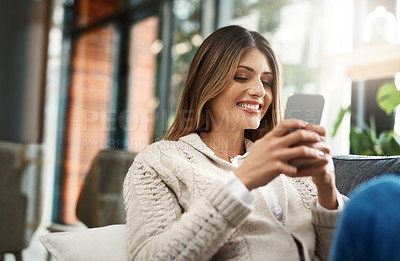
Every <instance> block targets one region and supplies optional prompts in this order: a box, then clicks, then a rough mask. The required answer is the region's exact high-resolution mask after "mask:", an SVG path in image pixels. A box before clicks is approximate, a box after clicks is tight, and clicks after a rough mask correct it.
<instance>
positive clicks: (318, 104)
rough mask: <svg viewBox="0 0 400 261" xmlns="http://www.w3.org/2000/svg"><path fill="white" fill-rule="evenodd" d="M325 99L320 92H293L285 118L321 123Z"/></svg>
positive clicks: (288, 101)
mask: <svg viewBox="0 0 400 261" xmlns="http://www.w3.org/2000/svg"><path fill="white" fill-rule="evenodd" d="M324 102H325V99H324V97H323V96H322V95H320V94H299V93H296V94H293V95H291V96H290V97H289V98H288V100H287V105H286V110H285V119H293V118H295V119H301V120H304V121H306V122H308V123H310V124H320V122H321V117H322V111H323V108H324Z"/></svg>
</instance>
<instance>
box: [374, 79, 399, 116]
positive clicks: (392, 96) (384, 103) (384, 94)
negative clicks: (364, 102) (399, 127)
mask: <svg viewBox="0 0 400 261" xmlns="http://www.w3.org/2000/svg"><path fill="white" fill-rule="evenodd" d="M376 101H377V103H378V105H379V107H380V108H381V109H382V110H384V111H385V112H386V114H387V115H389V114H391V113H392V112H393V111H394V109H396V107H397V105H399V104H400V91H398V90H397V89H396V85H395V84H394V83H393V82H387V83H384V84H383V85H382V86H381V87H380V88H379V90H378V93H377V95H376Z"/></svg>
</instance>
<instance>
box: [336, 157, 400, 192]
mask: <svg viewBox="0 0 400 261" xmlns="http://www.w3.org/2000/svg"><path fill="white" fill-rule="evenodd" d="M333 163H334V165H335V171H336V187H337V188H338V190H339V191H340V193H342V194H344V195H348V194H349V193H350V192H351V191H352V190H353V189H355V188H356V187H357V186H358V185H360V184H361V183H363V182H365V181H367V180H370V179H372V178H374V177H377V176H380V175H383V174H398V175H400V156H387V157H384V156H359V155H337V156H333Z"/></svg>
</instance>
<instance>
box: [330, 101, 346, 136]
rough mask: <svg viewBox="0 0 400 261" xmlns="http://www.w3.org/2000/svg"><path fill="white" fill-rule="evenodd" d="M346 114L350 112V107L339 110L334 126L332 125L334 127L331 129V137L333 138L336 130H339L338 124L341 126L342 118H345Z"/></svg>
mask: <svg viewBox="0 0 400 261" xmlns="http://www.w3.org/2000/svg"><path fill="white" fill-rule="evenodd" d="M348 112H350V106H349V107H347V108H341V109H340V112H339V115H338V117H337V119H336V122H335V125H334V127H333V134H332V137H335V135H336V133H337V131H338V129H339V126H340V124H341V123H342V121H343V118H344V116H345V115H346V113H348Z"/></svg>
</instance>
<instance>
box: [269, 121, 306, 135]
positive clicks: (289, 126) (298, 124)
mask: <svg viewBox="0 0 400 261" xmlns="http://www.w3.org/2000/svg"><path fill="white" fill-rule="evenodd" d="M306 126H307V123H306V122H305V121H303V120H299V119H288V120H284V121H281V122H280V123H278V124H277V125H276V126H275V128H274V129H273V130H272V133H273V134H274V135H275V136H278V137H281V136H284V135H286V134H287V133H288V132H289V131H290V130H294V129H304V128H306Z"/></svg>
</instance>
